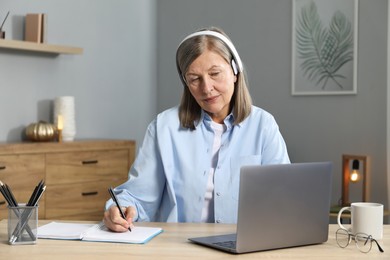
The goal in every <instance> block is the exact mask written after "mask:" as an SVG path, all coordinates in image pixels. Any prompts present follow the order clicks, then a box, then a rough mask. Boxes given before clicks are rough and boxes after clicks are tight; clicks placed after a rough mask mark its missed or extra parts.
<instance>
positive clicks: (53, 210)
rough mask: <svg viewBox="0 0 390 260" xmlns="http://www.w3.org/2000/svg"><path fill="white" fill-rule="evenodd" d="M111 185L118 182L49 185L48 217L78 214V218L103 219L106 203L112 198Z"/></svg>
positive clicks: (47, 196) (65, 217)
mask: <svg viewBox="0 0 390 260" xmlns="http://www.w3.org/2000/svg"><path fill="white" fill-rule="evenodd" d="M111 185H112V186H114V185H118V183H112V184H111V183H109V184H108V183H105V182H91V183H80V184H72V185H68V184H63V185H48V186H47V190H46V218H47V219H60V218H61V219H74V216H77V217H76V218H79V219H80V216H83V219H82V220H101V219H102V218H103V212H104V206H105V203H106V201H107V200H108V199H109V198H110V195H109V193H108V187H110V186H111ZM97 217H98V219H96V218H97ZM80 220H81V219H80Z"/></svg>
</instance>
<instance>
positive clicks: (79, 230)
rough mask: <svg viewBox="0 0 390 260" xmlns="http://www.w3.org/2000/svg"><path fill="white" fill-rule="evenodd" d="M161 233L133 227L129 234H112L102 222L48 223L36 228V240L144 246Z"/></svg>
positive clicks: (153, 229) (148, 228)
mask: <svg viewBox="0 0 390 260" xmlns="http://www.w3.org/2000/svg"><path fill="white" fill-rule="evenodd" d="M161 232H163V230H162V229H161V228H158V227H140V226H135V227H134V228H132V229H131V232H130V231H128V232H113V231H110V230H109V229H108V228H107V227H106V226H105V225H104V223H103V222H100V223H99V224H86V223H68V222H50V223H48V224H46V225H43V226H41V227H39V228H38V238H42V239H62V240H82V241H90V242H117V243H130V244H145V243H147V242H148V241H149V240H151V239H152V238H154V237H155V236H157V235H158V234H160V233H161Z"/></svg>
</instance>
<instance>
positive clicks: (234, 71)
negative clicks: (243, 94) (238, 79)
mask: <svg viewBox="0 0 390 260" xmlns="http://www.w3.org/2000/svg"><path fill="white" fill-rule="evenodd" d="M231 64H232V69H233V73H234V75H237V74H238V69H237V64H236V62H235V61H234V59H232V61H231Z"/></svg>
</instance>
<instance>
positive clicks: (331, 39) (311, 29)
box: [296, 1, 353, 90]
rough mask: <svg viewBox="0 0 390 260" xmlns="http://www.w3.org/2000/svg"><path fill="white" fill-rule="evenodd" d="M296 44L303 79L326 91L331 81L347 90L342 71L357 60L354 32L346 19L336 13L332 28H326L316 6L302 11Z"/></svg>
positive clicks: (331, 23) (331, 24)
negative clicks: (354, 55) (347, 64)
mask: <svg viewBox="0 0 390 260" xmlns="http://www.w3.org/2000/svg"><path fill="white" fill-rule="evenodd" d="M296 39H297V41H296V43H297V52H298V54H299V58H300V59H301V60H302V63H301V64H300V67H301V69H302V71H303V75H304V76H305V77H307V78H308V79H309V80H310V81H313V82H315V84H316V86H319V85H320V84H322V87H321V89H322V90H324V89H325V87H326V85H327V83H328V81H329V80H332V81H334V82H335V83H336V84H337V86H339V87H340V89H343V86H342V84H341V83H340V82H339V81H340V79H345V78H346V77H345V76H344V75H342V74H341V73H340V69H341V68H342V67H343V66H344V65H345V64H346V63H348V62H351V61H352V60H353V31H352V27H351V23H350V22H349V21H348V19H347V18H346V16H345V15H344V14H343V13H342V12H340V11H336V12H335V13H334V14H333V16H332V18H331V21H330V24H329V28H324V26H323V25H322V22H321V20H320V17H319V15H318V11H317V6H316V4H315V3H314V2H313V1H311V2H310V3H309V4H307V5H306V6H304V7H302V9H301V12H300V16H299V17H298V25H297V29H296Z"/></svg>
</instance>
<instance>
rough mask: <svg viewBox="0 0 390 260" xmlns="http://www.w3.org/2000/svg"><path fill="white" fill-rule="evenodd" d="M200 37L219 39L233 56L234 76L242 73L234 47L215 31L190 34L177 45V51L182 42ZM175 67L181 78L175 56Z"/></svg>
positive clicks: (240, 63) (241, 66) (240, 62)
mask: <svg viewBox="0 0 390 260" xmlns="http://www.w3.org/2000/svg"><path fill="white" fill-rule="evenodd" d="M201 35H210V36H214V37H215V38H218V39H220V40H221V41H222V42H224V43H225V44H226V46H227V47H228V48H229V50H230V52H231V54H232V56H233V59H232V60H231V65H232V69H233V72H234V75H237V74H238V73H239V72H240V73H241V72H243V71H244V68H243V65H242V61H241V59H240V56H239V55H238V52H237V50H236V48H235V47H234V45H233V43H232V42H231V41H230V40H229V39H228V38H227V37H226V36H225V35H223V34H221V33H219V32H216V31H209V30H208V31H198V32H195V33H192V34H190V35H188V36H187V37H185V38H184V39H183V40H182V41H181V43H180V44H179V46H178V48H177V49H179V48H180V46H181V45H182V44H183V42H185V41H186V40H188V39H190V38H193V37H196V36H201ZM176 66H177V70H178V71H179V74H180V76H181V77H182V78H183V77H184V75H182V72H181V70H180V68H179V63H178V60H177V55H176Z"/></svg>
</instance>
